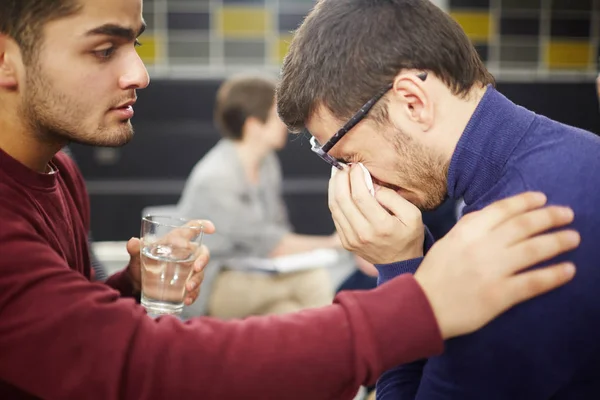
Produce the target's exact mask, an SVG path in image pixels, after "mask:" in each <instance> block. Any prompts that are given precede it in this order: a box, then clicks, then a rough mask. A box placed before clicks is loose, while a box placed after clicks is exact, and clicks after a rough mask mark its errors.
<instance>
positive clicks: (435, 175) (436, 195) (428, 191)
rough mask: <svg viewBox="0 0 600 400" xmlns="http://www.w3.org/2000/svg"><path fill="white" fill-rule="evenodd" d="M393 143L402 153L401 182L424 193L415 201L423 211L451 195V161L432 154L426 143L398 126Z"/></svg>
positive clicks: (440, 203)
mask: <svg viewBox="0 0 600 400" xmlns="http://www.w3.org/2000/svg"><path fill="white" fill-rule="evenodd" d="M393 145H394V148H395V150H396V152H397V154H398V159H399V162H398V165H396V168H395V170H396V171H397V172H398V175H399V179H400V180H399V181H400V182H404V183H405V184H406V186H407V187H410V188H414V189H418V190H419V192H421V193H423V194H424V197H421V196H419V199H418V201H415V202H414V205H415V206H417V207H418V208H419V209H421V211H433V210H435V209H436V208H438V207H439V206H441V205H442V203H444V201H445V200H446V198H447V197H448V187H447V181H448V168H449V164H450V162H449V161H447V160H444V158H443V157H442V156H440V155H434V154H432V151H431V150H430V149H427V148H426V147H425V146H424V145H423V144H421V143H419V142H417V141H415V140H414V139H413V138H412V137H410V136H409V135H407V134H405V133H404V132H402V131H401V130H399V129H397V128H396V129H395V133H394V135H393Z"/></svg>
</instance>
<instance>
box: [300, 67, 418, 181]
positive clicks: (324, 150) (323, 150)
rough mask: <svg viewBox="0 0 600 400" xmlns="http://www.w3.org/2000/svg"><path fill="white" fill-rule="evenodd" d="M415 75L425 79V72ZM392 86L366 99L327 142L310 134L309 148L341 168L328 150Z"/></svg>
mask: <svg viewBox="0 0 600 400" xmlns="http://www.w3.org/2000/svg"><path fill="white" fill-rule="evenodd" d="M417 77H418V78H419V79H421V80H422V81H425V79H427V72H422V73H420V74H418V75H417ZM393 86H394V84H393V83H390V84H389V85H387V86H386V87H385V88H384V89H383V90H382V91H380V92H379V93H377V94H376V95H375V96H374V97H373V98H371V99H370V100H369V101H367V102H366V103H365V105H364V106H362V107H361V109H360V110H358V112H357V113H356V114H354V115H353V116H352V118H350V120H349V121H348V122H346V124H344V126H342V127H341V128H340V130H338V131H337V132H336V133H335V135H333V136H332V137H331V139H329V140H328V141H327V143H325V144H324V145H323V146H321V145H320V144H319V141H318V140H317V138H315V137H314V136H311V138H310V145H311V148H310V149H311V150H312V151H313V152H314V153H316V154H317V155H318V156H319V158H321V159H322V160H323V161H325V162H326V163H327V164H329V165H331V166H332V167H336V168H338V169H342V163H341V162H340V161H338V160H336V159H335V157H332V156H331V155H329V154H328V151H329V150H331V148H332V147H333V146H335V144H336V143H337V142H339V141H340V140H341V139H342V138H343V137H344V135H345V134H346V133H348V131H350V129H352V128H354V127H355V126H356V125H357V124H358V123H359V122H360V121H362V120H363V119H364V118H365V117H366V116H367V114H368V113H369V111H371V109H372V108H373V106H375V104H377V102H378V101H379V100H381V98H382V97H383V96H385V94H386V93H387V92H388V91H390V89H392V87H393Z"/></svg>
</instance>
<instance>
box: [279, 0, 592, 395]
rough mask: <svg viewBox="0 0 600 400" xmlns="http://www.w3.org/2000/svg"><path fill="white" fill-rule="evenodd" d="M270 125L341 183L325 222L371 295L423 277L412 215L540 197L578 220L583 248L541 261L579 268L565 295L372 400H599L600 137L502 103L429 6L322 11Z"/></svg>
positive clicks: (297, 53)
mask: <svg viewBox="0 0 600 400" xmlns="http://www.w3.org/2000/svg"><path fill="white" fill-rule="evenodd" d="M555 101H557V102H560V101H564V99H561V98H557V99H555ZM278 111H279V114H280V116H281V118H282V119H283V120H284V122H285V123H286V124H287V125H288V126H289V127H290V128H291V129H292V130H296V131H302V130H304V129H306V130H308V131H309V132H310V134H311V135H312V136H313V138H314V139H311V142H312V145H313V151H315V152H316V153H317V154H318V155H319V156H320V157H321V158H323V159H324V160H325V161H327V162H328V163H329V164H331V165H332V166H334V167H339V168H342V169H343V170H342V171H340V172H339V173H338V174H336V175H335V177H334V178H332V179H331V181H330V191H329V193H330V196H329V206H330V209H331V211H332V215H333V219H334V221H335V224H336V227H337V229H338V233H339V234H340V237H341V238H342V241H343V242H344V245H345V247H346V248H348V249H350V250H352V251H355V252H356V253H357V254H359V255H360V256H362V257H363V258H365V259H366V260H369V261H370V262H373V263H375V264H378V265H377V266H378V270H379V274H380V275H379V281H380V284H383V283H385V282H386V281H388V280H389V279H391V278H392V277H394V276H396V275H398V274H402V273H413V272H415V271H416V270H417V268H418V267H419V264H420V262H421V260H422V257H423V255H424V253H425V252H427V251H428V250H429V248H430V247H431V246H432V244H433V240H432V238H431V237H430V235H429V234H428V233H427V231H426V229H423V226H422V219H421V214H420V210H431V209H435V208H436V207H438V206H439V205H440V204H442V202H443V201H444V200H445V199H446V198H447V197H448V196H449V197H451V198H453V199H460V198H463V199H464V203H465V208H464V210H463V213H464V214H468V213H470V212H472V211H475V210H479V209H481V208H482V207H484V206H486V205H487V204H490V203H491V202H493V201H495V200H498V199H501V198H505V197H507V196H510V195H513V194H515V193H520V192H523V191H527V190H540V191H542V192H544V193H546V194H547V195H548V198H549V201H550V202H551V203H554V204H561V205H569V206H571V207H572V208H573V209H574V211H575V215H576V218H575V221H574V227H575V228H576V229H577V230H578V231H579V232H581V235H582V243H581V246H580V247H579V248H578V249H577V250H576V251H574V252H571V253H568V254H566V255H564V256H561V257H560V258H558V259H554V260H550V262H558V261H564V260H570V261H573V262H575V264H576V265H577V267H578V271H579V273H578V275H577V277H575V279H574V281H573V284H571V285H569V286H565V287H564V288H561V289H559V290H556V291H554V292H552V293H549V294H547V295H544V296H542V297H539V298H536V299H534V300H531V301H529V302H527V303H524V304H522V305H520V306H517V307H515V308H514V309H513V310H511V311H509V312H508V313H506V314H505V315H503V316H501V317H500V318H498V319H497V320H495V321H494V322H492V323H491V324H489V325H488V326H487V327H485V328H484V329H482V330H480V331H478V332H476V333H474V334H471V335H468V336H464V337H461V338H457V339H452V340H449V341H447V342H446V348H445V351H444V354H443V355H441V356H438V357H435V358H430V359H428V360H422V361H420V362H417V363H413V364H409V365H402V366H398V367H397V368H396V369H393V370H391V371H388V372H387V373H385V374H384V375H383V376H382V377H381V378H380V380H379V382H378V386H377V398H378V399H393V400H397V399H399V400H405V399H406V400H408V399H411V400H412V399H419V400H432V399H456V400H469V399H476V400H493V399H511V400H514V399H525V400H537V399H544V400H545V399H555V400H562V399H600V367H599V366H598V365H599V364H600V340H599V339H600V291H599V290H598V287H599V285H600V245H599V244H600V243H599V242H598V241H599V240H600V212H599V211H598V210H597V208H598V207H600V178H597V176H598V173H599V172H600V138H598V137H597V136H595V135H593V134H591V133H589V132H585V131H582V130H580V129H576V128H573V127H570V126H566V125H563V124H560V123H558V122H555V121H552V120H550V119H548V118H545V117H543V116H539V115H536V114H534V113H533V112H531V111H528V110H526V109H524V108H522V107H520V106H518V105H516V104H514V103H512V102H511V101H510V100H508V99H507V98H506V97H504V96H503V95H502V94H500V93H499V92H498V91H496V90H495V88H494V78H493V77H492V76H491V75H490V74H489V72H488V71H487V70H486V68H485V66H484V65H483V63H482V62H481V60H480V59H479V57H478V55H477V53H476V51H475V49H474V47H473V46H472V44H471V43H470V41H469V39H468V38H467V36H466V35H465V33H464V32H463V30H462V29H461V27H460V26H459V25H458V24H457V23H456V22H454V21H453V20H452V19H451V18H450V17H449V16H448V15H447V14H445V13H444V12H443V11H441V10H440V9H438V8H437V7H436V6H435V5H433V4H432V3H431V2H430V1H429V0H322V1H320V2H319V3H318V4H317V6H316V7H315V9H314V10H313V11H312V12H311V14H310V15H309V16H308V17H307V18H306V20H305V21H304V23H303V24H302V26H301V27H300V28H299V30H298V31H297V33H296V35H295V38H294V40H293V42H292V45H291V49H290V53H289V54H288V56H287V58H286V60H285V62H284V66H283V70H282V81H281V83H280V87H279V88H278ZM340 126H343V127H342V128H341V129H340ZM336 132H337V133H336ZM341 162H344V163H346V164H348V163H352V164H357V163H362V164H363V165H364V166H365V167H366V168H367V169H368V171H369V172H370V173H371V175H372V177H373V180H374V182H375V184H376V188H377V190H376V193H375V197H374V198H373V197H371V195H370V194H369V192H368V190H367V187H366V185H365V184H364V181H363V172H362V170H361V168H359V167H358V166H356V165H353V166H352V167H351V168H348V167H344V166H343V164H341ZM386 211H387V212H386ZM463 218H469V215H465V216H464V217H463ZM434 246H435V245H434ZM447 301H448V302H452V301H453V299H450V298H449V299H447ZM389 323H390V324H394V323H398V321H389Z"/></svg>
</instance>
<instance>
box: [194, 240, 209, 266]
mask: <svg viewBox="0 0 600 400" xmlns="http://www.w3.org/2000/svg"><path fill="white" fill-rule="evenodd" d="M209 261H210V251H209V250H208V247H206V246H205V245H202V246H200V249H198V257H197V258H196V261H194V271H195V272H201V271H204V268H205V267H206V265H207V264H208V262H209Z"/></svg>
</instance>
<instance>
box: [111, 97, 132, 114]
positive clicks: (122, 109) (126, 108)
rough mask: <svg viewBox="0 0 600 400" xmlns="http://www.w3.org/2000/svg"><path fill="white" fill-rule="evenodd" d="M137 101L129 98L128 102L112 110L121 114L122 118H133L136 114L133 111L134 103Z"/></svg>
mask: <svg viewBox="0 0 600 400" xmlns="http://www.w3.org/2000/svg"><path fill="white" fill-rule="evenodd" d="M135 103H136V100H135V99H134V100H129V101H128V102H126V103H123V104H121V105H120V106H117V107H115V108H112V109H111V111H112V112H115V113H117V114H119V118H120V119H131V118H133V115H134V114H135V113H134V111H133V105H134V104H135Z"/></svg>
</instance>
